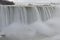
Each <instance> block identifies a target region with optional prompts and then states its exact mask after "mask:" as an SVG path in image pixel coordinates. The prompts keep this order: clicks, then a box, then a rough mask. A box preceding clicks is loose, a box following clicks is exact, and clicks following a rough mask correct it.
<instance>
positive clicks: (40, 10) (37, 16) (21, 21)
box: [0, 6, 55, 40]
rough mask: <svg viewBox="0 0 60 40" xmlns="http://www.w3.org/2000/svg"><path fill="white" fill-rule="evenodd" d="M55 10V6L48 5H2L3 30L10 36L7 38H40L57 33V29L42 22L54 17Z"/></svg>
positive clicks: (0, 13) (21, 39)
mask: <svg viewBox="0 0 60 40" xmlns="http://www.w3.org/2000/svg"><path fill="white" fill-rule="evenodd" d="M54 10H55V8H54V7H48V6H47V7H20V6H17V7H16V6H10V7H9V6H0V11H1V12H0V20H1V21H0V26H1V27H2V28H4V29H3V30H2V32H4V33H5V34H6V36H7V37H8V38H5V39H7V40H32V39H33V40H40V38H42V37H50V36H53V35H55V31H54V30H53V29H52V28H50V27H49V26H47V24H45V23H42V22H45V21H47V20H48V19H50V18H51V17H53V14H54ZM10 24H11V25H10ZM7 26H8V27H7ZM5 28H6V29H5ZM24 29H25V30H24ZM28 30H30V31H28ZM24 33H25V34H24ZM27 34H28V35H27ZM37 34H38V35H37ZM25 35H26V36H25Z"/></svg>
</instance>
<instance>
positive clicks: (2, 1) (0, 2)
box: [0, 0, 15, 5]
mask: <svg viewBox="0 0 60 40" xmlns="http://www.w3.org/2000/svg"><path fill="white" fill-rule="evenodd" d="M0 4H2V5H14V4H15V3H14V2H10V1H5V0H0Z"/></svg>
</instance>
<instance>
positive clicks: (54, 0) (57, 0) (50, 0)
mask: <svg viewBox="0 0 60 40" xmlns="http://www.w3.org/2000/svg"><path fill="white" fill-rule="evenodd" d="M10 1H15V2H38V3H50V2H53V3H60V0H10Z"/></svg>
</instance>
